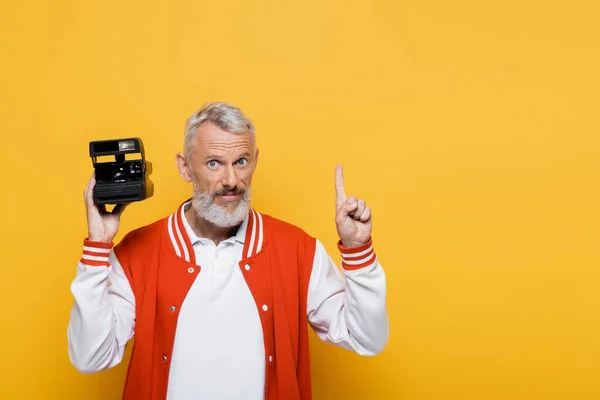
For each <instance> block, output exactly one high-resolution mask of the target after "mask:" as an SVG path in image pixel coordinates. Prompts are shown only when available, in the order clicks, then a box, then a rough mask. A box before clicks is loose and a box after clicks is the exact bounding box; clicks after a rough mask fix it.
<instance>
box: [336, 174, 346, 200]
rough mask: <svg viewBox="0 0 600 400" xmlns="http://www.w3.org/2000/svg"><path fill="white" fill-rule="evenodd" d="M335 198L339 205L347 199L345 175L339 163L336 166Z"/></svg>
mask: <svg viewBox="0 0 600 400" xmlns="http://www.w3.org/2000/svg"><path fill="white" fill-rule="evenodd" d="M335 200H336V203H337V205H338V207H339V206H341V205H342V204H343V203H344V202H345V201H346V191H345V190H344V175H343V171H342V166H341V165H338V166H336V168H335Z"/></svg>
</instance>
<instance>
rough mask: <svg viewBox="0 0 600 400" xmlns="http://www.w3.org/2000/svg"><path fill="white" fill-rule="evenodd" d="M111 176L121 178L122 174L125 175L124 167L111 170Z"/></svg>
mask: <svg viewBox="0 0 600 400" xmlns="http://www.w3.org/2000/svg"><path fill="white" fill-rule="evenodd" d="M113 176H114V177H115V178H117V179H118V178H122V177H123V176H125V169H124V168H123V167H116V168H115V169H114V170H113Z"/></svg>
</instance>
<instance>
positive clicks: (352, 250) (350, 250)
mask: <svg viewBox="0 0 600 400" xmlns="http://www.w3.org/2000/svg"><path fill="white" fill-rule="evenodd" d="M372 245H373V238H369V241H368V242H367V243H365V244H363V245H361V246H357V247H344V245H342V241H341V240H338V250H339V251H340V253H342V256H343V257H352V254H356V253H360V252H361V251H365V250H367V249H368V248H369V247H371V246H372Z"/></svg>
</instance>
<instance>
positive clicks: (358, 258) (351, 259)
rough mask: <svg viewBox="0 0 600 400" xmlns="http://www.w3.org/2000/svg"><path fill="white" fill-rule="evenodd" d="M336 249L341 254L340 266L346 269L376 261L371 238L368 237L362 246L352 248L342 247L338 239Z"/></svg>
mask: <svg viewBox="0 0 600 400" xmlns="http://www.w3.org/2000/svg"><path fill="white" fill-rule="evenodd" d="M338 249H339V251H340V254H341V255H342V267H343V268H344V269H346V270H357V269H361V268H365V267H369V266H371V265H373V264H375V262H376V261H377V255H376V254H375V250H374V249H373V241H372V239H369V241H368V242H367V243H365V244H363V245H362V246H358V247H352V248H346V247H344V246H343V245H342V243H341V241H340V242H338Z"/></svg>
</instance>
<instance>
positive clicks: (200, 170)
mask: <svg viewBox="0 0 600 400" xmlns="http://www.w3.org/2000/svg"><path fill="white" fill-rule="evenodd" d="M190 158H191V159H190V160H188V161H189V163H188V162H184V164H185V165H183V172H184V173H182V176H184V178H185V179H186V180H187V181H191V182H192V183H193V187H194V197H193V199H192V206H193V207H194V209H195V211H196V214H197V215H198V216H199V217H200V218H203V219H205V220H207V221H209V222H212V223H213V224H215V225H217V226H220V227H231V226H235V225H237V224H239V223H241V222H242V221H243V219H244V218H245V217H246V215H247V213H248V210H249V204H250V197H251V196H250V186H251V183H252V175H253V173H254V170H255V168H256V163H257V159H258V150H256V149H255V146H254V145H253V143H252V138H251V136H250V134H235V133H230V132H227V131H224V130H222V129H220V128H218V127H217V126H215V125H213V124H211V123H205V124H203V125H201V126H200V128H198V130H197V131H196V135H195V137H194V151H193V154H191V155H190ZM182 161H183V160H179V158H178V162H179V163H180V164H181V163H182ZM180 172H182V166H181V165H180Z"/></svg>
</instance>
